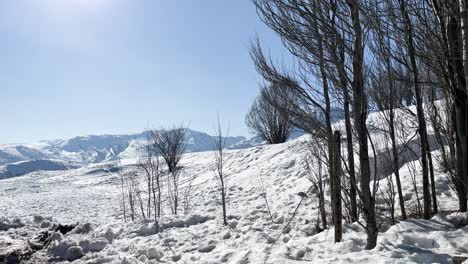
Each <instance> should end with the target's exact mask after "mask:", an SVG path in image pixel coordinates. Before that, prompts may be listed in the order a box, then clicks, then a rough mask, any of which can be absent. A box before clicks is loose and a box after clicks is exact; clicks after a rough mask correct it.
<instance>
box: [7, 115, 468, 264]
mask: <svg viewBox="0 0 468 264" xmlns="http://www.w3.org/2000/svg"><path fill="white" fill-rule="evenodd" d="M378 118H379V117H378V113H374V114H372V115H371V116H370V118H369V119H370V121H371V122H372V121H375V122H376V121H377V120H378ZM376 123H378V122H376ZM336 127H341V126H340V123H337V124H336ZM408 127H409V126H408ZM406 132H407V136H408V137H411V135H412V134H411V132H412V130H411V129H407V131H406ZM372 133H373V137H374V138H375V139H376V140H375V141H376V142H377V143H378V142H380V141H379V140H377V139H378V138H379V137H381V134H380V132H379V131H374V132H372ZM381 141H382V140H381ZM382 142H383V141H382ZM312 146H313V145H312ZM376 146H377V150H379V151H380V152H379V151H378V152H377V153H378V156H379V155H380V154H379V153H383V150H384V149H385V146H384V144H382V143H381V142H380V143H379V144H376ZM310 147H311V144H310V141H309V139H308V138H307V136H303V137H300V138H298V139H295V140H292V141H289V142H286V143H284V144H277V145H262V146H256V147H252V148H247V149H237V150H227V151H226V152H227V157H228V158H227V162H226V168H225V173H226V179H227V186H228V193H227V210H228V219H229V220H228V223H229V225H228V226H226V227H225V226H223V225H222V221H221V206H220V204H219V198H220V197H219V191H218V184H217V180H216V178H215V176H214V174H213V172H212V170H211V168H212V166H211V163H212V161H213V153H212V152H210V151H207V152H198V153H188V154H186V155H185V156H184V158H183V159H182V166H183V174H182V176H181V182H182V189H181V196H183V198H181V200H184V201H189V202H188V203H186V202H183V203H182V206H181V209H180V210H179V216H177V217H176V216H171V215H170V214H169V209H168V208H167V207H166V208H164V213H165V215H164V216H163V217H162V219H160V224H161V226H162V228H163V231H162V232H160V233H156V232H155V228H154V226H153V223H152V222H151V221H149V220H138V221H135V222H127V223H125V222H124V221H123V219H122V213H121V210H120V205H119V201H120V179H119V176H118V175H117V174H116V173H115V172H112V170H111V169H110V168H112V166H113V163H98V164H91V165H87V166H84V167H81V168H77V169H69V170H65V171H48V172H33V173H30V174H27V175H24V176H21V177H15V178H10V179H4V180H1V181H0V211H1V212H2V216H3V217H4V218H5V219H4V220H3V221H2V223H1V224H0V230H5V229H8V228H10V229H9V230H7V231H0V248H2V246H3V247H4V250H5V249H6V248H9V249H12V248H14V247H15V246H18V247H20V246H21V245H22V244H25V243H27V241H26V239H28V238H30V235H28V234H34V233H38V232H40V231H41V230H42V231H44V230H50V229H51V227H53V226H54V225H55V223H62V224H73V223H77V222H79V226H78V227H79V228H76V229H75V230H73V231H71V232H70V233H68V234H66V235H65V236H64V237H62V236H60V235H58V237H57V239H56V240H54V241H52V242H51V244H50V245H49V248H48V249H44V250H41V251H38V252H36V253H35V254H34V255H33V256H32V257H31V260H30V261H32V262H33V261H36V262H35V263H42V262H41V261H45V259H47V258H50V257H51V256H54V255H56V256H57V259H56V261H59V262H60V261H65V260H63V258H69V259H74V258H75V255H76V256H81V254H80V253H82V254H83V256H82V257H80V258H79V259H77V260H75V261H74V263H157V262H166V263H172V262H177V263H264V262H267V263H303V262H312V263H371V262H372V263H433V262H437V263H452V258H451V256H455V255H468V227H461V226H462V225H463V223H464V222H466V219H467V218H468V215H463V214H457V213H449V214H448V215H447V216H445V215H443V214H441V215H436V216H434V217H433V218H432V219H431V220H421V219H417V220H416V219H410V220H407V221H403V222H399V223H398V224H396V225H393V226H390V225H389V221H388V212H387V211H386V210H385V208H384V206H383V204H382V203H383V199H382V198H381V197H380V196H378V197H377V203H378V204H377V212H378V215H379V223H381V232H380V233H379V238H378V245H377V247H376V248H375V249H373V250H364V246H365V241H366V235H365V231H364V229H363V228H362V227H361V226H360V225H359V224H357V223H355V224H345V226H344V235H343V241H342V242H340V243H333V227H331V228H330V229H327V230H325V231H323V232H319V233H318V232H317V230H316V223H317V219H318V211H317V204H318V203H317V198H316V197H315V193H314V192H311V193H309V196H310V198H307V199H304V200H303V202H302V203H301V204H300V207H299V209H298V213H297V215H296V216H295V217H294V219H292V220H291V221H290V223H289V224H288V222H289V220H290V219H291V217H292V215H293V212H294V210H295V209H296V207H297V206H298V204H299V203H300V201H301V197H300V196H299V195H297V193H298V192H301V191H302V192H306V191H307V190H308V189H309V187H310V186H311V183H310V181H309V179H308V177H309V173H308V171H307V169H306V163H305V161H306V155H307V153H308V151H307V149H308V148H310ZM343 153H345V150H343ZM415 155H417V154H415ZM433 155H435V156H437V155H438V151H437V150H434V152H433ZM379 159H380V157H377V160H379ZM416 160H417V158H416ZM405 161H407V163H406V164H402V167H401V170H400V173H401V177H402V184H403V192H404V194H405V203H406V205H407V207H408V211H409V212H413V213H414V212H415V210H416V206H417V201H416V195H415V191H414V188H413V185H412V180H411V173H410V172H411V171H412V170H411V166H410V165H411V164H415V168H416V172H417V175H418V177H419V178H420V166H419V165H418V163H417V162H414V161H411V159H408V160H405ZM122 162H123V164H124V167H125V168H126V170H129V171H135V172H137V168H136V167H135V166H134V165H135V163H136V160H135V159H134V158H128V159H125V160H123V161H122ZM379 164H380V163H379ZM140 173H141V172H140ZM379 177H380V178H382V179H381V183H380V189H381V190H382V189H384V187H385V181H386V178H385V173H381V174H379ZM141 179H142V181H143V177H142V178H141ZM190 183H191V184H190ZM436 183H437V184H436V189H437V192H438V198H439V206H440V210H441V211H445V212H453V211H456V210H457V204H458V202H457V199H456V195H455V194H454V192H453V191H452V190H451V188H450V187H449V180H448V177H447V175H445V174H444V173H443V172H442V171H440V170H437V171H436ZM417 184H418V188H419V191H420V192H421V188H422V187H421V179H418V182H417ZM190 185H191V186H192V187H191V188H190V189H186V188H188V186H190ZM263 194H264V195H263ZM327 195H328V193H327ZM264 197H266V198H267V200H268V205H269V208H270V211H271V213H272V215H271V217H270V214H269V212H268V210H267V205H266V201H265V199H264ZM421 197H422V195H421V194H420V198H421ZM38 216H40V217H38ZM15 218H16V219H19V220H16V221H14V219H15ZM6 219H8V220H6ZM460 227H461V228H460ZM283 231H284V232H283ZM67 248H69V250H68V251H67ZM78 251H80V252H78ZM1 252H2V251H1V249H0V253H1ZM47 254H48V255H47ZM73 254H75V255H73ZM33 263H34V262H33Z"/></svg>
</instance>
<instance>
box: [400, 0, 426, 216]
mask: <svg viewBox="0 0 468 264" xmlns="http://www.w3.org/2000/svg"><path fill="white" fill-rule="evenodd" d="M399 2H400V11H401V14H402V16H403V20H404V24H405V25H404V27H405V35H406V42H407V45H408V57H409V59H410V64H411V72H412V75H413V87H414V92H415V97H416V98H415V99H416V112H417V116H418V125H419V136H420V148H421V163H422V172H423V175H422V177H423V201H424V202H423V207H424V218H425V219H429V218H431V192H430V186H429V185H430V183H429V171H428V160H427V157H428V154H427V152H428V151H427V145H428V144H427V142H428V141H427V127H426V119H425V117H424V109H423V101H422V93H421V85H420V83H419V74H418V66H417V62H416V50H415V47H414V41H413V26H412V24H411V20H410V17H409V15H408V12H407V10H406V2H405V1H404V0H400V1H399Z"/></svg>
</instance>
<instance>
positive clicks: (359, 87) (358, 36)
mask: <svg viewBox="0 0 468 264" xmlns="http://www.w3.org/2000/svg"><path fill="white" fill-rule="evenodd" d="M347 3H348V6H349V8H350V11H351V20H352V23H353V30H354V40H353V41H354V43H353V45H354V47H353V53H352V65H353V69H352V71H353V81H352V85H351V86H352V88H353V115H354V123H355V129H356V132H357V139H358V143H359V163H360V166H361V182H360V183H361V184H360V185H361V192H362V197H361V199H362V204H363V211H364V215H365V217H366V232H367V244H366V249H373V248H374V247H375V246H376V245H377V235H378V228H377V221H376V216H375V200H374V198H375V197H373V196H372V193H371V190H370V178H371V173H370V165H369V153H368V151H369V150H368V142H367V126H366V119H367V100H366V94H365V91H364V73H363V64H364V47H363V43H362V42H363V33H362V28H361V21H360V15H359V6H358V4H359V2H358V1H357V0H347Z"/></svg>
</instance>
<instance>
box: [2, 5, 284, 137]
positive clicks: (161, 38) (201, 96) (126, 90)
mask: <svg viewBox="0 0 468 264" xmlns="http://www.w3.org/2000/svg"><path fill="white" fill-rule="evenodd" d="M257 33H258V35H259V37H260V38H261V39H262V40H263V41H264V44H265V46H266V47H268V48H269V49H270V51H271V53H272V54H274V55H275V57H278V58H280V57H281V56H283V55H284V52H283V50H282V49H281V43H280V41H279V39H278V38H277V37H276V36H275V35H274V33H272V32H271V31H270V30H269V29H268V28H266V26H265V25H263V24H262V22H261V21H260V20H259V18H258V16H257V14H256V12H255V8H254V6H253V4H252V3H251V1H250V0H235V1H233V0H200V1H195V0H165V1H163V0H139V1H136V0H14V1H1V2H0V35H1V36H2V38H1V41H0V60H1V61H2V62H1V63H0V85H1V88H0V91H1V93H0V99H1V100H0V102H1V103H0V122H1V123H0V124H1V125H0V127H1V129H0V143H12V142H34V141H36V140H39V139H55V138H67V137H72V136H77V135H85V134H104V133H131V132H140V131H142V130H143V129H144V128H145V127H148V126H150V127H155V128H157V127H160V126H170V125H172V124H181V123H184V124H190V127H191V128H192V129H195V130H201V131H205V132H208V133H212V132H213V128H214V125H215V122H216V113H217V112H219V113H220V116H221V118H222V121H223V122H224V123H225V124H227V122H228V121H229V122H230V127H231V132H230V134H231V135H245V136H246V135H248V132H247V128H246V127H245V125H244V116H245V113H246V112H247V110H248V108H249V106H250V104H251V103H252V101H253V99H254V98H255V96H256V95H257V93H258V88H257V87H258V83H259V82H260V81H261V79H260V77H259V76H258V75H257V73H256V72H255V69H254V67H253V65H252V63H251V60H250V57H249V54H248V48H249V41H250V40H251V39H253V38H254V37H255V35H256V34H257Z"/></svg>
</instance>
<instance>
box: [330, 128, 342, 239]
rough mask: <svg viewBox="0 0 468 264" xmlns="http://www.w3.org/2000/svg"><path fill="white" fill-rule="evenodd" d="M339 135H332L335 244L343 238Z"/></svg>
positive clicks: (336, 133) (337, 132)
mask: <svg viewBox="0 0 468 264" xmlns="http://www.w3.org/2000/svg"><path fill="white" fill-rule="evenodd" d="M340 141H341V134H340V131H339V130H336V131H335V133H334V134H333V157H332V159H331V160H332V161H333V162H332V166H333V178H332V179H331V181H332V182H333V184H332V186H333V189H332V196H333V224H334V226H335V242H340V241H341V239H342V236H343V223H342V222H343V212H342V208H341V173H342V171H341V142H340Z"/></svg>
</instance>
